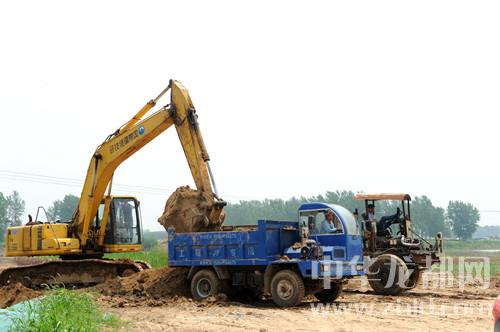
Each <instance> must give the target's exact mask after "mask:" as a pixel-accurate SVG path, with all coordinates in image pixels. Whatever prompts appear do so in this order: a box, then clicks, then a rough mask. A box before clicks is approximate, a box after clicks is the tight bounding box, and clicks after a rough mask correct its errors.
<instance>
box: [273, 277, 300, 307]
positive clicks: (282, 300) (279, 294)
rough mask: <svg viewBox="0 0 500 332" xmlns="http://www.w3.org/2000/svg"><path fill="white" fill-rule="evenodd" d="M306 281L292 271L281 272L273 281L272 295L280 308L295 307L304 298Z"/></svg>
mask: <svg viewBox="0 0 500 332" xmlns="http://www.w3.org/2000/svg"><path fill="white" fill-rule="evenodd" d="M304 294H305V290H304V281H302V278H301V277H300V276H299V275H298V274H297V273H295V272H294V271H291V270H281V271H279V272H278V273H276V274H275V275H274V277H273V279H272V280H271V295H272V297H273V301H274V303H276V304H277V305H278V306H280V307H293V306H295V305H297V304H299V303H300V301H301V300H302V298H303V297H304Z"/></svg>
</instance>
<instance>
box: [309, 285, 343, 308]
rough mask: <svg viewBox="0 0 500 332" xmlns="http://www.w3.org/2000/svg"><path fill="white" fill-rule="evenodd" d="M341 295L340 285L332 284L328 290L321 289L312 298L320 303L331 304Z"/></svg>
mask: <svg viewBox="0 0 500 332" xmlns="http://www.w3.org/2000/svg"><path fill="white" fill-rule="evenodd" d="M341 293H342V283H340V282H339V283H332V284H331V285H330V289H323V290H322V291H321V292H319V293H315V294H314V296H315V297H316V298H317V299H318V300H319V301H320V302H322V303H332V302H333V301H335V300H336V299H337V298H338V297H339V296H340V294H341Z"/></svg>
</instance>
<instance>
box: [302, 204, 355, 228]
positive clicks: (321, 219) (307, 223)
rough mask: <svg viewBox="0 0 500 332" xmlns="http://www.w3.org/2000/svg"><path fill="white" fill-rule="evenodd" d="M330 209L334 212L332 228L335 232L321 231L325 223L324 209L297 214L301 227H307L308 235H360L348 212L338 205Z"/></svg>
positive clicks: (353, 219) (352, 217)
mask: <svg viewBox="0 0 500 332" xmlns="http://www.w3.org/2000/svg"><path fill="white" fill-rule="evenodd" d="M332 208H333V211H334V216H333V220H332V226H334V227H335V229H336V231H335V232H325V231H324V230H323V229H324V228H325V227H322V225H323V223H325V211H326V209H320V210H307V211H301V212H300V214H299V221H300V225H301V227H309V234H311V235H325V234H350V235H359V234H360V233H359V228H358V224H357V222H356V219H355V218H354V216H353V215H352V213H351V212H349V210H347V209H346V208H344V207H342V206H338V205H335V206H332Z"/></svg>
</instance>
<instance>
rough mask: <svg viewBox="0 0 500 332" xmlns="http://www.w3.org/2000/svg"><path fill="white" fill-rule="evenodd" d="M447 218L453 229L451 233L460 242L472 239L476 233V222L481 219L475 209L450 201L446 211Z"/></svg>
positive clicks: (471, 206)
mask: <svg viewBox="0 0 500 332" xmlns="http://www.w3.org/2000/svg"><path fill="white" fill-rule="evenodd" d="M447 217H448V220H449V222H450V224H451V227H452V229H453V233H455V235H456V236H458V237H459V238H460V239H461V240H468V239H470V238H472V234H473V233H474V232H475V231H476V229H477V227H478V224H477V222H478V221H479V219H480V218H481V217H480V215H479V211H478V210H477V208H476V207H475V206H474V205H472V204H470V203H464V202H460V201H450V202H449V204H448V209H447Z"/></svg>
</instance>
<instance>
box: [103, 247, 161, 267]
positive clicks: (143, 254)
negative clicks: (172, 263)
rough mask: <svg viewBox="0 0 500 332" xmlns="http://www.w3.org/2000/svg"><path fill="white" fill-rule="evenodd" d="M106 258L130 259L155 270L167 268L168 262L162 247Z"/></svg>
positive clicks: (107, 256) (106, 256)
mask: <svg viewBox="0 0 500 332" xmlns="http://www.w3.org/2000/svg"><path fill="white" fill-rule="evenodd" d="M104 257H105V258H111V259H120V258H128V259H131V260H139V261H145V262H148V263H149V264H150V265H151V266H152V267H154V268H157V267H165V266H167V260H168V256H167V251H166V250H165V249H162V248H161V247H160V246H156V247H154V248H153V249H151V250H148V251H140V252H123V253H112V254H106V255H104Z"/></svg>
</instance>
